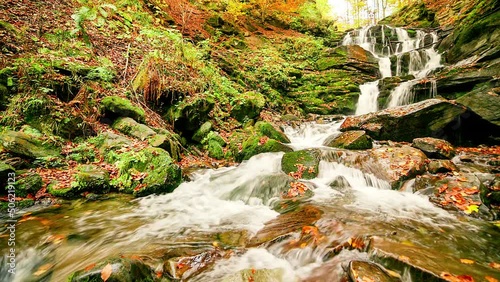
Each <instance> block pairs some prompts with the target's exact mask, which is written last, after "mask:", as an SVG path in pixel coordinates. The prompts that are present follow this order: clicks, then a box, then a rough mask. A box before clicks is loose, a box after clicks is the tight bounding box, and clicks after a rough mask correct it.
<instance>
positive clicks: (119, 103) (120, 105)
mask: <svg viewBox="0 0 500 282" xmlns="http://www.w3.org/2000/svg"><path fill="white" fill-rule="evenodd" d="M101 112H103V113H104V116H105V117H107V118H110V119H116V118H118V117H130V118H133V119H135V120H137V121H139V122H144V121H145V113H144V110H143V109H141V108H139V107H136V106H134V105H133V104H132V102H130V101H129V100H127V99H125V98H122V97H119V96H108V97H105V98H104V99H102V100H101Z"/></svg>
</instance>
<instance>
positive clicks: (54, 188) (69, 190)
mask: <svg viewBox="0 0 500 282" xmlns="http://www.w3.org/2000/svg"><path fill="white" fill-rule="evenodd" d="M47 192H48V193H49V194H51V195H52V196H55V197H62V198H76V197H77V196H79V195H78V194H77V191H76V189H74V188H73V187H71V186H69V187H67V186H63V185H62V184H60V183H59V181H55V180H54V181H52V182H51V183H50V184H49V185H48V186H47Z"/></svg>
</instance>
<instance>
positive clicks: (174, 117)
mask: <svg viewBox="0 0 500 282" xmlns="http://www.w3.org/2000/svg"><path fill="white" fill-rule="evenodd" d="M214 106H215V102H214V101H213V100H212V99H210V98H207V97H200V98H196V99H193V100H185V101H182V102H179V103H178V104H176V105H175V106H174V107H171V108H170V109H169V112H168V113H167V114H166V115H165V116H164V118H165V119H166V120H168V121H170V122H172V123H173V124H174V127H175V130H177V131H179V132H182V133H185V134H186V135H187V136H188V137H191V136H192V135H193V134H194V133H195V131H196V130H198V129H199V128H200V126H201V125H202V124H203V123H205V122H206V121H207V120H208V119H209V113H210V112H211V111H212V109H213V108H214Z"/></svg>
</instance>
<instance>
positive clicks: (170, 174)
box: [107, 147, 181, 197]
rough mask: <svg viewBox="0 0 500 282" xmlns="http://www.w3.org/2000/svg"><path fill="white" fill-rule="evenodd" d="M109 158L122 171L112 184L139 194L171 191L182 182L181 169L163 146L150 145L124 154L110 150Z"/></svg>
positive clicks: (124, 190)
mask: <svg viewBox="0 0 500 282" xmlns="http://www.w3.org/2000/svg"><path fill="white" fill-rule="evenodd" d="M107 159H108V161H109V162H111V163H115V165H116V166H117V168H118V170H119V171H118V177H117V178H116V179H113V180H112V181H111V185H113V186H116V187H118V189H119V190H120V191H122V192H125V193H129V194H133V195H135V196H136V197H142V196H146V195H149V194H154V193H169V192H172V191H173V190H174V189H175V188H177V186H179V184H180V183H181V169H180V168H179V166H177V165H176V164H175V163H174V162H173V160H172V158H171V157H170V155H169V154H168V152H167V151H165V150H163V149H161V148H154V147H148V148H145V149H143V150H140V151H138V152H135V151H130V152H125V153H122V154H117V153H115V152H110V153H109V154H108V155H107Z"/></svg>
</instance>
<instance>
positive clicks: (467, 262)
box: [460, 259, 474, 264]
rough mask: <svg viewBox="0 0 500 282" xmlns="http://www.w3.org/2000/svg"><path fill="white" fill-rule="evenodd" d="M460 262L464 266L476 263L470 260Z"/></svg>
mask: <svg viewBox="0 0 500 282" xmlns="http://www.w3.org/2000/svg"><path fill="white" fill-rule="evenodd" d="M460 262H461V263H463V264H474V261H473V260H470V259H460Z"/></svg>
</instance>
